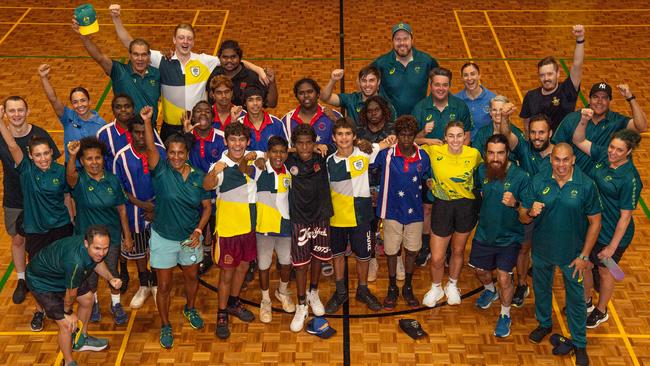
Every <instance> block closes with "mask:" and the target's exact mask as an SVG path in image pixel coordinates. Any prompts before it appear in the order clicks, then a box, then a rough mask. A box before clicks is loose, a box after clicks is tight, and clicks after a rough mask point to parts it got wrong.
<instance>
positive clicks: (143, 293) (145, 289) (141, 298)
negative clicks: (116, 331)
mask: <svg viewBox="0 0 650 366" xmlns="http://www.w3.org/2000/svg"><path fill="white" fill-rule="evenodd" d="M149 294H151V288H149V286H140V288H139V289H138V292H136V293H135V295H133V298H132V299H131V303H130V304H129V307H131V309H140V308H141V307H142V305H144V302H145V301H146V300H147V297H149Z"/></svg>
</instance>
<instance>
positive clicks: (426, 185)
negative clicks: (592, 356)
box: [0, 5, 647, 365]
mask: <svg viewBox="0 0 650 366" xmlns="http://www.w3.org/2000/svg"><path fill="white" fill-rule="evenodd" d="M110 11H111V16H112V19H113V22H114V24H115V29H116V31H117V35H118V37H119V39H120V40H121V41H122V43H123V44H124V46H125V47H127V48H128V51H129V61H128V63H126V64H124V63H121V62H118V61H114V60H111V59H110V58H109V57H108V56H107V55H106V54H104V53H103V52H102V51H101V50H100V49H99V48H98V46H97V45H96V44H95V43H94V42H93V40H92V38H91V37H90V36H88V35H82V34H81V33H80V32H79V24H77V23H76V21H73V25H72V28H73V30H74V31H75V32H77V33H79V38H80V40H81V43H82V44H83V46H84V47H85V49H86V50H87V52H88V54H89V55H90V56H91V57H92V58H93V59H94V60H95V61H96V62H97V63H98V64H99V65H100V67H101V68H102V69H103V70H104V72H105V73H106V74H107V75H108V76H109V77H110V79H111V81H112V86H113V92H114V98H113V100H112V102H111V108H112V112H113V116H114V120H113V121H111V122H110V123H106V121H104V120H102V118H101V117H100V116H99V115H98V114H97V113H96V112H95V111H94V110H93V109H92V108H91V107H90V103H91V98H90V95H89V93H88V91H87V90H86V89H84V88H82V87H77V88H74V89H73V90H72V91H71V92H70V95H69V100H70V105H71V107H68V106H66V105H65V104H66V103H65V102H64V101H62V100H61V99H60V98H59V97H58V96H57V95H56V93H55V91H54V87H53V86H52V85H51V83H50V81H49V75H50V73H51V72H52V71H53V70H52V68H51V67H50V66H49V65H41V66H40V67H39V69H38V73H39V75H40V77H41V81H42V86H43V90H44V92H45V94H46V96H47V98H48V100H49V101H50V103H51V105H52V108H53V110H54V112H55V113H56V115H57V116H58V118H59V120H60V122H61V124H62V125H63V128H64V143H65V149H64V150H65V165H61V164H59V163H57V162H56V160H57V159H58V157H59V156H60V152H59V150H58V148H57V146H56V144H55V143H54V142H53V141H52V139H51V138H50V136H49V135H48V133H47V132H46V131H45V130H43V129H41V128H39V127H38V126H36V125H34V124H31V123H29V122H28V121H27V119H28V116H29V109H28V105H27V101H26V100H25V99H24V98H23V97H20V96H10V97H8V98H6V99H5V100H4V102H3V105H2V107H1V108H2V109H1V110H0V115H2V118H3V120H4V119H5V118H6V120H7V122H8V124H7V125H5V123H4V121H3V123H0V132H1V134H2V137H3V139H2V141H0V158H2V164H3V169H4V176H3V179H4V192H5V194H4V201H3V209H4V217H5V226H6V228H7V232H8V233H9V234H10V235H11V237H12V258H13V261H14V263H15V266H16V272H17V276H18V281H17V286H16V289H15V291H14V296H13V301H14V302H15V303H22V302H23V301H24V300H25V297H26V294H27V293H28V292H31V294H32V295H33V297H34V299H35V300H36V301H35V304H36V305H35V306H36V309H35V312H34V317H33V319H32V322H31V328H32V330H34V331H40V330H42V329H43V322H44V318H45V316H47V317H48V318H50V319H52V320H54V321H56V323H57V325H58V326H59V345H60V347H61V350H62V352H63V355H64V361H65V364H66V365H68V364H75V361H74V360H73V356H72V351H73V350H74V351H84V350H95V351H96V350H101V349H104V348H106V347H107V345H108V341H107V340H105V339H99V338H95V337H92V336H90V335H89V334H88V331H87V329H88V328H87V326H88V323H89V322H96V321H99V320H100V319H101V310H100V306H99V302H98V300H97V289H98V276H99V277H102V278H103V279H105V280H106V281H107V282H108V285H109V289H110V293H111V296H110V297H111V304H110V313H111V315H112V317H113V320H114V322H115V323H116V324H118V325H120V324H125V323H126V322H127V321H128V314H127V312H126V310H125V308H124V307H123V305H122V301H121V291H120V290H121V289H122V290H123V289H124V286H125V282H127V281H126V278H128V277H125V276H128V270H127V267H126V263H127V260H134V261H135V262H136V265H137V270H138V278H139V284H140V287H139V289H138V291H137V292H136V294H135V296H134V297H133V299H132V300H131V302H130V308H139V307H141V306H142V305H143V303H144V302H145V300H146V299H147V297H148V296H149V295H150V294H151V295H152V297H153V298H154V300H155V303H156V306H157V309H158V313H159V315H160V321H161V329H160V345H161V346H162V347H163V348H172V347H173V345H174V335H173V332H172V325H171V324H172V322H171V321H170V317H169V307H170V294H171V287H172V282H173V281H172V273H173V269H174V268H175V267H177V266H180V268H181V269H182V273H183V284H184V287H185V296H186V305H185V306H184V308H183V311H182V312H183V316H184V317H185V318H186V319H187V321H188V323H189V325H190V326H191V327H192V328H194V329H200V328H203V327H204V321H203V319H202V317H201V314H200V312H199V310H198V309H197V308H196V306H195V301H196V294H197V291H198V278H199V270H200V265H201V264H203V265H204V266H206V267H207V266H209V264H210V263H211V257H212V254H211V253H210V251H211V250H214V252H215V255H214V258H215V260H216V262H217V263H218V266H219V268H220V274H219V287H218V309H217V326H216V335H217V336H218V337H219V338H221V339H227V338H228V337H229V335H230V330H229V323H230V321H231V320H230V317H236V318H238V319H239V320H241V321H244V322H251V321H253V320H254V319H255V315H254V314H253V312H251V311H250V310H248V309H247V308H246V307H245V306H244V305H243V304H242V301H241V300H240V298H239V295H240V292H241V291H242V286H243V285H244V284H245V282H246V275H247V273H249V272H250V271H249V269H250V267H251V262H256V263H257V267H258V269H259V286H260V289H261V303H260V308H259V314H258V317H259V319H260V321H261V322H263V323H269V322H271V321H272V316H273V314H272V300H271V295H270V280H269V278H270V274H269V272H270V271H271V267H272V263H273V255H274V253H275V255H276V257H277V258H276V261H277V266H276V267H275V268H277V270H278V271H279V277H280V282H279V286H278V288H277V289H276V290H275V291H274V297H275V298H276V299H277V300H278V301H279V302H280V303H281V304H282V309H283V310H284V311H285V312H288V313H294V317H293V320H292V321H291V324H290V326H289V327H290V329H291V330H292V331H294V332H300V331H302V329H303V328H304V325H305V320H306V319H307V317H308V313H309V311H310V310H309V309H311V312H312V314H314V315H315V316H322V315H324V314H333V313H336V312H337V311H338V310H339V308H340V307H341V306H342V305H343V304H345V303H346V302H347V301H349V296H348V289H347V287H346V281H345V262H344V256H345V255H346V254H349V252H351V253H353V254H354V256H355V260H356V265H355V268H356V277H357V288H356V292H355V299H356V301H358V302H360V303H363V304H365V305H366V306H367V307H368V308H369V309H370V310H373V311H379V310H381V309H393V308H395V307H396V306H397V304H398V302H399V301H400V293H401V299H402V300H403V301H404V302H405V303H406V304H407V305H408V306H411V307H418V306H420V303H422V304H423V305H425V306H428V307H434V306H436V304H438V303H439V302H440V301H441V300H442V299H443V298H445V297H446V300H447V304H448V305H458V304H460V303H461V292H460V289H459V285H458V281H459V279H460V275H461V272H462V268H463V264H464V256H465V247H466V244H467V241H468V238H469V237H470V233H471V232H472V231H473V230H474V229H476V231H475V234H474V237H473V241H472V245H471V251H470V254H469V263H468V264H469V266H470V267H472V268H473V270H474V272H475V274H476V276H477V278H478V280H479V281H480V282H481V283H482V284H483V286H484V290H483V291H482V292H481V294H480V296H479V297H478V299H477V300H476V305H477V306H478V307H479V308H481V309H487V308H489V307H490V306H491V304H492V303H493V302H495V301H496V300H500V303H501V311H500V315H499V317H498V319H497V322H496V326H495V330H494V335H495V336H497V337H507V336H509V334H510V327H511V317H510V309H511V306H515V307H520V306H523V304H524V299H525V298H526V297H527V296H528V295H529V292H530V290H529V287H528V284H527V273H528V270H529V267H530V266H531V257H532V288H533V290H534V291H535V310H536V312H535V313H536V318H537V320H538V322H539V326H538V327H537V328H536V329H534V330H533V331H532V332H531V333H530V335H529V339H530V340H531V341H532V342H535V343H539V342H540V341H541V340H542V339H543V338H544V337H545V336H546V335H547V334H549V333H550V332H551V329H552V320H551V319H552V318H551V298H552V294H551V291H552V284H553V274H554V270H555V267H556V266H557V267H560V269H561V271H562V274H563V278H564V284H565V290H566V293H567V307H566V313H567V318H568V322H569V329H570V331H571V336H572V338H573V343H574V344H575V346H576V349H575V354H576V363H577V364H579V365H585V364H588V357H587V353H586V328H593V327H596V326H598V325H599V324H600V323H602V322H603V321H606V320H607V319H608V314H607V304H608V302H609V300H610V299H611V297H612V293H613V289H614V279H613V277H612V275H611V274H610V273H609V272H608V270H607V269H606V268H605V267H604V263H605V262H606V261H611V260H613V261H615V262H618V261H620V260H621V258H622V255H623V253H624V252H625V250H626V248H627V247H628V246H629V244H630V243H631V241H632V237H633V235H634V222H633V221H632V219H631V217H632V211H633V210H634V209H635V207H636V204H637V202H638V200H639V195H640V191H641V188H642V183H641V180H640V178H639V175H638V172H637V171H636V169H635V167H634V163H633V161H632V152H633V151H634V149H635V148H636V147H637V146H638V144H639V141H640V135H639V133H640V132H643V131H645V130H646V129H647V120H646V116H645V114H644V112H643V111H642V109H641V107H640V105H639V104H638V102H637V101H636V99H635V97H634V95H633V94H632V92H631V90H630V88H629V86H627V85H625V84H622V85H618V86H617V89H618V91H619V93H620V95H621V96H622V97H623V98H625V99H626V100H627V101H628V102H629V104H630V108H631V114H632V117H628V116H625V115H622V114H619V113H616V112H613V111H611V110H610V109H609V105H610V102H611V100H612V98H613V90H612V87H611V86H610V85H609V84H607V83H605V82H600V83H597V84H594V85H593V87H591V89H590V90H589V106H588V107H587V108H583V109H580V110H578V111H575V105H576V101H577V97H578V93H579V91H580V85H581V78H582V64H583V58H584V45H585V34H584V28H583V27H582V26H580V25H577V26H575V27H573V30H572V33H573V36H574V37H575V42H576V47H575V53H574V59H573V63H572V68H571V73H570V75H567V76H566V78H565V80H564V81H560V69H559V65H558V63H557V61H556V60H555V59H554V58H552V57H547V58H544V59H542V60H541V61H540V62H539V64H538V74H539V78H540V83H541V85H540V87H539V88H536V89H533V90H531V91H529V92H528V93H527V94H526V97H525V99H524V101H523V104H522V107H521V112H520V114H519V117H520V118H521V119H522V121H523V126H524V130H523V131H522V130H520V129H519V128H517V127H516V126H515V125H514V124H513V123H512V120H511V117H512V115H513V113H514V112H515V109H516V108H515V107H514V105H513V103H511V102H510V101H509V100H508V99H507V98H506V97H505V96H503V95H497V94H495V93H493V92H492V91H490V90H488V89H487V88H486V87H485V86H483V85H482V84H481V82H480V77H481V73H480V69H479V65H477V64H476V63H473V62H468V63H466V64H465V65H463V66H462V68H461V69H460V75H461V77H462V80H463V84H464V88H463V89H462V90H461V91H460V92H459V93H457V94H456V95H452V94H451V93H450V87H451V81H452V71H451V70H449V69H446V68H444V67H440V66H439V65H438V63H437V61H436V60H435V59H434V58H433V57H431V56H430V55H428V54H427V53H425V52H423V51H420V50H418V49H416V48H415V47H413V39H414V38H413V31H412V29H411V27H410V26H409V25H408V24H406V23H403V22H402V23H399V24H397V25H395V26H394V27H393V28H392V44H393V49H392V50H391V51H389V52H388V53H386V54H384V55H382V56H380V57H378V58H377V59H376V60H375V61H374V62H372V63H371V64H370V65H368V66H366V67H364V68H362V69H361V70H360V72H359V74H358V80H357V81H358V86H359V90H358V91H356V92H353V93H336V92H334V91H333V90H334V87H335V85H336V83H337V81H339V80H341V79H342V78H343V75H344V71H343V70H342V69H337V70H334V71H332V73H331V79H330V80H329V81H328V83H327V84H326V86H325V87H324V88H323V89H321V87H320V86H319V84H318V82H317V81H315V80H314V79H311V78H303V79H300V80H298V81H296V82H295V84H294V88H293V92H294V96H295V98H296V100H297V107H296V108H295V109H293V110H291V111H290V112H288V113H287V114H286V115H285V116H284V117H283V118H281V119H279V118H276V117H275V116H273V115H271V114H269V113H268V112H267V111H266V108H268V107H271V108H272V107H275V106H276V105H277V102H278V98H279V97H280V96H279V95H278V92H277V87H276V80H275V73H274V72H273V70H270V69H263V68H261V67H259V66H257V65H254V64H252V63H250V62H246V61H244V60H243V52H242V49H241V48H240V46H239V45H238V43H237V42H236V41H232V40H228V41H224V42H223V43H222V44H221V45H220V48H219V52H218V56H210V55H206V54H203V53H201V54H197V53H194V52H192V49H193V45H194V35H195V33H194V30H193V28H192V27H191V26H190V25H188V24H180V25H178V26H177V27H176V29H175V30H174V33H173V38H172V40H173V45H174V48H173V52H171V54H169V53H167V52H160V51H155V50H151V49H150V47H149V44H148V42H147V41H146V40H144V39H140V38H136V39H133V38H132V37H131V36H130V35H129V33H128V32H127V31H126V29H125V28H124V26H123V25H122V22H121V18H120V7H119V5H111V7H110ZM428 89H430V94H429V95H428V96H427V90H428ZM319 100H320V101H322V102H325V103H328V104H330V105H332V106H335V107H341V109H342V110H344V111H345V115H346V116H345V117H343V116H342V115H341V114H340V113H338V112H337V111H335V110H333V109H332V108H327V107H324V106H322V105H320V104H319ZM159 101H160V102H161V105H162V113H161V114H162V125H161V126H160V128H159V130H160V134H158V132H157V128H158V126H157V121H158V115H159V114H160V113H159V110H158V102H159ZM378 232H381V235H377V233H378ZM378 236H381V238H382V240H381V241H382V244H383V252H384V254H385V255H386V258H387V260H386V268H387V271H386V272H387V275H388V280H389V281H388V288H387V289H386V294H385V296H384V297H383V299H381V300H380V299H378V298H377V296H375V294H373V293H372V292H371V291H370V289H369V288H368V282H369V281H372V280H373V279H374V278H376V272H377V267H378V262H377V259H376V257H377V247H378V244H379V243H378V241H377V237H378ZM213 247H214V248H213ZM212 248H213V249H212ZM25 252H26V253H27V255H28V257H29V264H28V265H26V264H25V263H26V260H25ZM429 260H430V264H429V268H430V275H431V286H430V289H429V290H428V292H427V293H426V294H425V295H424V297H423V298H421V300H420V299H419V298H418V297H417V296H416V294H415V293H414V289H413V273H414V271H415V269H416V266H417V265H420V266H424V265H426V263H427V262H428V261H429ZM328 262H329V263H331V264H332V265H333V271H334V277H335V282H336V289H335V291H334V292H333V294H332V296H331V297H330V298H329V299H328V300H327V301H326V302H325V304H323V303H322V302H321V299H320V296H319V289H318V286H319V280H320V276H321V267H322V266H323V264H324V263H328ZM446 263H447V264H448V267H449V269H448V278H447V281H446V283H445V285H444V286H443V278H444V274H445V264H446ZM149 268H151V270H150V269H149ZM400 268H401V271H400ZM292 271H294V272H295V282H296V292H297V298H296V299H294V298H293V296H292V295H291V293H290V291H289V289H288V288H289V282H290V280H291V278H292V277H291V276H292ZM400 272H402V276H401V277H402V278H400V280H403V285H402V287H401V291H400V288H399V287H398V284H397V281H398V277H400ZM493 276H496V278H497V283H496V284H495V283H494V282H493ZM308 277H309V286H307V279H308ZM515 278H516V279H515ZM515 281H516V282H515ZM594 288H596V290H597V291H599V297H598V301H597V302H596V301H592V292H593V290H594ZM294 300H295V301H294ZM75 302H77V303H78V308H77V311H76V312H75V311H74V307H73V305H74V303H75ZM78 321H80V323H79V324H78ZM79 325H81V326H80V327H79ZM75 334H77V336H76V337H74V341H72V339H73V337H72V336H73V335H75Z"/></svg>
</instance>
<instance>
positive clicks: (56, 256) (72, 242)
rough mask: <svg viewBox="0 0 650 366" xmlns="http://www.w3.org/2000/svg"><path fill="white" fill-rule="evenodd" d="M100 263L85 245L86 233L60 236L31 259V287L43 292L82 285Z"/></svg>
mask: <svg viewBox="0 0 650 366" xmlns="http://www.w3.org/2000/svg"><path fill="white" fill-rule="evenodd" d="M96 265H97V263H95V262H94V261H93V260H92V258H90V256H89V255H88V249H86V247H85V246H84V236H83V235H75V236H69V237H67V238H63V239H59V240H57V241H55V242H54V243H52V244H50V245H48V246H47V247H45V248H43V249H42V250H41V251H40V252H38V254H37V255H36V256H35V257H34V258H31V259H30V260H29V264H28V265H27V270H26V272H27V274H26V279H27V287H28V288H29V289H30V290H31V291H34V292H41V293H43V292H65V290H67V289H75V288H79V286H81V283H82V282H83V281H84V280H85V279H86V278H87V277H88V276H90V274H92V273H93V271H94V269H95V266H96Z"/></svg>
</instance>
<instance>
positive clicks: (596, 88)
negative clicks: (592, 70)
mask: <svg viewBox="0 0 650 366" xmlns="http://www.w3.org/2000/svg"><path fill="white" fill-rule="evenodd" d="M600 91H602V92H605V93H607V96H608V97H609V99H612V87H611V86H609V84H607V83H606V82H604V81H601V82H600V83H596V84H594V85H593V86H592V87H591V91H590V92H589V98H591V97H592V96H593V95H594V94H596V93H597V92H600Z"/></svg>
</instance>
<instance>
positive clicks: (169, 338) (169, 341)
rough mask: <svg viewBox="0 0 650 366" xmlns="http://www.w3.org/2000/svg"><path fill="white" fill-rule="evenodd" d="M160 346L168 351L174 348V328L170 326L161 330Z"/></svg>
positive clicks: (165, 326)
mask: <svg viewBox="0 0 650 366" xmlns="http://www.w3.org/2000/svg"><path fill="white" fill-rule="evenodd" d="M160 346H161V347H162V348H166V349H170V348H172V347H174V335H173V334H172V326H171V325H169V324H167V325H163V326H162V327H161V328H160Z"/></svg>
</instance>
